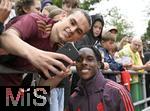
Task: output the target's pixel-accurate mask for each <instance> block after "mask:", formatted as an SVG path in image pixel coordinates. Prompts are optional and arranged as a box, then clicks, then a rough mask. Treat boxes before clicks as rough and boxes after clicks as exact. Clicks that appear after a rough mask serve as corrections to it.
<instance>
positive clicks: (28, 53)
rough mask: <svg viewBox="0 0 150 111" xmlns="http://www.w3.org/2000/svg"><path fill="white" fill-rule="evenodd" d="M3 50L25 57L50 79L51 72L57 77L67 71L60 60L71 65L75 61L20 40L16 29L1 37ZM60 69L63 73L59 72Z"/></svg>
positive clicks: (0, 42)
mask: <svg viewBox="0 0 150 111" xmlns="http://www.w3.org/2000/svg"><path fill="white" fill-rule="evenodd" d="M0 44H1V46H2V48H4V49H5V50H6V51H8V52H9V53H11V54H14V55H17V56H20V57H23V58H25V59H27V60H29V61H30V62H31V64H33V65H34V66H35V67H36V68H37V69H39V70H41V71H42V72H43V73H44V74H45V76H46V77H50V75H49V70H50V71H52V72H53V73H54V74H56V75H61V74H63V71H65V70H66V67H65V66H64V64H63V63H62V62H61V61H59V60H64V61H66V62H68V63H70V64H72V63H73V61H72V60H71V59H70V58H68V57H67V56H65V55H63V54H58V53H54V52H47V51H42V50H39V49H37V48H35V47H33V46H31V45H29V44H27V43H26V42H24V41H23V40H22V39H20V36H19V33H18V32H17V31H16V30H14V29H11V28H10V29H8V30H7V31H5V32H4V33H3V34H2V35H1V37H0ZM54 66H57V67H59V68H60V69H61V70H62V71H59V70H57V69H56V68H55V67H54Z"/></svg>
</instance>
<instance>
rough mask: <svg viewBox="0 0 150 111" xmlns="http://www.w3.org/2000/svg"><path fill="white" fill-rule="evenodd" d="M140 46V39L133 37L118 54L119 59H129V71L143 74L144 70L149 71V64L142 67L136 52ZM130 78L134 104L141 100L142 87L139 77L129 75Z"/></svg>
mask: <svg viewBox="0 0 150 111" xmlns="http://www.w3.org/2000/svg"><path fill="white" fill-rule="evenodd" d="M141 45H142V40H141V38H138V37H133V38H132V41H131V44H130V45H128V46H126V47H124V48H123V49H122V50H120V51H119V52H118V54H119V56H120V57H123V56H126V57H129V58H131V62H132V65H131V66H130V67H128V69H129V70H133V71H138V72H141V73H143V72H144V70H148V69H150V62H146V63H145V64H144V65H143V63H142V60H141V58H140V55H139V52H138V50H139V48H140V47H141ZM131 77H132V81H131V95H132V99H133V102H136V101H139V100H141V99H142V89H141V87H140V86H141V85H142V82H141V76H140V75H131ZM133 95H134V96H133ZM137 108H138V107H137Z"/></svg>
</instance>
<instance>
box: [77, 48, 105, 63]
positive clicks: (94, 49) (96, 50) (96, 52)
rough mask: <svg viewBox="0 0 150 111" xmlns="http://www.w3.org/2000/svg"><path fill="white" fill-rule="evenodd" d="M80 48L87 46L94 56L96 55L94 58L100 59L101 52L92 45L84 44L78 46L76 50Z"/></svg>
mask: <svg viewBox="0 0 150 111" xmlns="http://www.w3.org/2000/svg"><path fill="white" fill-rule="evenodd" d="M82 48H89V49H92V51H93V52H94V54H95V57H96V60H97V61H100V62H101V61H102V56H101V53H100V52H99V50H98V49H97V48H96V47H94V46H91V45H86V46H81V47H79V48H78V50H80V49H82Z"/></svg>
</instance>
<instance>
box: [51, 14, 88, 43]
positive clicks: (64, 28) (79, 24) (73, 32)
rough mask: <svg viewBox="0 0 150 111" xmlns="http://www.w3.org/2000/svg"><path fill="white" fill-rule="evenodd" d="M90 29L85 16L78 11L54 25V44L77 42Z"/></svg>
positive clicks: (52, 35) (52, 36) (52, 37)
mask: <svg viewBox="0 0 150 111" xmlns="http://www.w3.org/2000/svg"><path fill="white" fill-rule="evenodd" d="M89 29H90V26H89V23H88V20H87V18H86V17H85V15H84V14H83V13H82V12H80V11H76V12H74V13H72V14H70V15H69V16H68V17H65V18H63V19H62V20H61V21H59V22H57V23H55V24H54V26H53V28H52V33H51V39H52V41H53V42H72V41H77V40H79V39H80V38H81V37H83V35H84V34H85V33H86V32H87V31H88V30H89Z"/></svg>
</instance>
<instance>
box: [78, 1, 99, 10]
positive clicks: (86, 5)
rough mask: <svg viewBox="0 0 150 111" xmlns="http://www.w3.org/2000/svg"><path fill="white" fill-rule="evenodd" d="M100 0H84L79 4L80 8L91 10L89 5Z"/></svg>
mask: <svg viewBox="0 0 150 111" xmlns="http://www.w3.org/2000/svg"><path fill="white" fill-rule="evenodd" d="M101 1H102V0H84V1H83V3H81V4H80V8H82V9H84V10H89V11H90V10H93V8H91V7H90V6H91V5H93V4H95V3H98V2H101Z"/></svg>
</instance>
